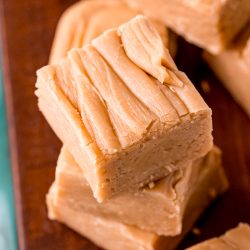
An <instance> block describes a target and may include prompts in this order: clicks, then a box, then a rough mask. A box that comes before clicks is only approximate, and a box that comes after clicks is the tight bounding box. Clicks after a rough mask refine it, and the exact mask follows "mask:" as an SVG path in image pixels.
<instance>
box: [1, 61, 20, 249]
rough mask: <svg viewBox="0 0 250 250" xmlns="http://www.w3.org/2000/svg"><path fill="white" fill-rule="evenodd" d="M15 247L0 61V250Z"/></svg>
mask: <svg viewBox="0 0 250 250" xmlns="http://www.w3.org/2000/svg"><path fill="white" fill-rule="evenodd" d="M0 59H1V58H0ZM16 249H17V240H16V225H15V209H14V201H13V188H12V178H11V166H10V158H9V151H8V135H7V122H6V112H5V103H4V93H3V79H2V70H1V62H0V250H16Z"/></svg>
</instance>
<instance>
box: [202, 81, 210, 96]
mask: <svg viewBox="0 0 250 250" xmlns="http://www.w3.org/2000/svg"><path fill="white" fill-rule="evenodd" d="M201 88H202V90H203V91H204V93H206V94H209V93H210V92H211V88H210V85H209V83H208V82H207V81H205V80H202V81H201Z"/></svg>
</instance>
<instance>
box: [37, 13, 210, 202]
mask: <svg viewBox="0 0 250 250" xmlns="http://www.w3.org/2000/svg"><path fill="white" fill-rule="evenodd" d="M133 25H134V27H135V29H138V27H143V29H141V30H140V33H139V37H138V38H137V37H136V33H134V32H132V33H131V32H130V31H131V27H133ZM126 27H129V28H128V29H127V28H126ZM149 34H150V37H149ZM124 36H125V37H127V36H129V37H131V40H132V39H133V41H132V42H131V41H129V40H128V39H125V38H124V42H122V39H121V38H122V37H124ZM151 41H153V43H152V42H151ZM154 44H157V45H159V46H157V48H158V49H157V48H156V47H155V46H154ZM137 46H140V51H141V54H140V55H138V57H139V56H141V58H140V59H138V60H136V58H134V57H131V53H128V54H126V51H125V49H124V48H126V50H127V51H130V52H131V51H133V50H134V49H135V48H134V47H137ZM129 55H130V56H129ZM161 62H162V64H161ZM138 64H139V65H138ZM149 66H150V67H149ZM149 68H151V69H152V71H150V70H149ZM159 72H160V73H159ZM150 74H151V75H150ZM37 75H38V79H37V84H36V87H37V90H36V95H37V96H38V105H39V108H40V110H41V111H42V113H43V114H44V116H45V117H46V119H47V120H48V122H49V124H50V125H51V127H52V128H53V129H54V131H55V133H56V134H57V135H58V137H59V138H60V139H61V141H62V142H63V143H64V144H65V145H66V147H67V148H68V150H69V151H70V153H71V154H72V155H73V157H74V159H75V160H76V162H77V163H78V165H79V166H80V167H81V168H82V170H83V171H84V173H85V177H86V179H87V180H88V182H89V184H90V186H91V188H92V190H93V192H94V196H95V197H96V198H97V199H98V200H99V201H103V200H105V199H108V198H110V197H112V196H114V195H116V194H118V193H121V192H128V191H134V190H138V189H139V187H141V186H145V185H147V184H148V183H150V182H152V181H154V180H158V179H160V178H162V177H164V176H166V175H168V174H169V173H170V172H172V171H173V170H175V169H177V168H180V166H182V165H183V163H184V162H186V161H192V160H195V159H197V158H199V157H202V156H204V155H205V154H206V153H207V152H208V151H209V150H210V149H211V147H212V136H211V131H212V120H211V110H210V108H209V107H208V106H207V105H206V103H205V102H204V100H203V99H202V97H201V96H200V94H199V93H198V92H197V90H196V89H195V87H194V86H193V85H192V83H191V82H190V81H189V79H188V78H187V76H186V75H185V74H184V73H183V72H180V71H179V70H178V69H177V68H176V65H175V64H174V62H173V60H172V58H171V57H170V56H169V53H168V51H167V50H166V48H164V46H163V41H162V40H161V37H160V36H159V34H158V33H157V31H156V29H155V28H154V26H153V25H152V23H151V22H150V21H149V20H148V19H147V18H146V17H143V16H138V17H136V18H134V19H133V20H132V21H130V22H128V23H127V24H123V26H121V27H120V28H119V30H117V29H112V30H109V31H106V32H104V33H103V34H102V35H101V36H99V37H98V38H96V39H94V40H93V41H92V44H89V45H86V46H84V47H83V48H82V49H73V50H71V51H70V52H69V53H68V56H67V57H66V58H64V59H62V60H61V61H60V62H59V63H58V64H55V65H49V66H46V67H43V68H42V69H40V70H38V72H37ZM155 77H156V78H155Z"/></svg>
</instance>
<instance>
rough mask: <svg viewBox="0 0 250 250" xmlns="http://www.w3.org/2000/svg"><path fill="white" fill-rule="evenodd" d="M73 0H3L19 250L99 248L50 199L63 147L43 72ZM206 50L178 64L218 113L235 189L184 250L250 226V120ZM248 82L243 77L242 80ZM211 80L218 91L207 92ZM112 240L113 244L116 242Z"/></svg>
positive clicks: (181, 55) (186, 48)
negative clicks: (57, 215)
mask: <svg viewBox="0 0 250 250" xmlns="http://www.w3.org/2000/svg"><path fill="white" fill-rule="evenodd" d="M73 2H74V1H73V0H42V1H41V0H22V1H19V0H0V11H1V13H0V15H1V20H0V22H1V36H0V39H1V46H2V51H3V69H4V83H5V93H6V95H5V97H6V105H7V112H8V124H9V126H8V128H9V139H10V149H11V160H12V171H13V179H14V186H15V202H16V216H17V229H18V240H19V249H21V250H24V249H27V250H31V249H35V250H40V249H41V250H44V249H46V250H50V249H64V250H71V249H72V250H73V249H74V250H77V249H88V250H92V249H98V248H97V247H95V246H94V245H93V244H92V243H91V242H89V241H88V240H86V239H84V238H83V237H80V236H79V235H77V234H76V233H74V232H73V231H71V230H69V229H67V228H66V227H64V226H63V225H60V224H59V223H56V222H51V221H49V220H48V219H47V211H46V207H45V194H46V193H47V191H48V188H49V186H50V184H51V183H52V181H53V179H54V171H55V164H56V160H57V157H58V153H59V149H60V145H61V144H60V142H59V141H58V139H57V138H56V137H55V135H54V133H53V132H52V130H51V129H50V128H49V126H48V125H47V123H46V121H45V120H44V118H43V117H42V115H41V114H40V112H39V111H38V108H37V100H36V97H35V96H34V89H35V88H34V85H35V81H36V76H35V72H36V70H37V69H38V68H40V67H41V66H43V65H45V64H46V63H47V61H48V55H49V50H50V46H51V42H52V39H53V34H54V31H55V27H56V23H57V21H58V18H59V16H60V14H61V13H62V12H63V10H65V8H67V7H68V6H69V5H70V4H72V3H73ZM200 52H201V51H200V50H199V49H197V48H195V47H194V46H192V45H189V44H187V43H185V42H184V41H183V40H180V41H179V52H178V55H177V64H178V65H179V67H180V68H181V69H182V70H184V71H185V72H186V73H187V74H188V76H189V77H190V78H191V79H192V80H193V82H194V83H195V84H196V86H197V88H198V89H199V90H200V92H201V94H202V95H203V96H204V98H205V100H206V101H207V103H208V104H209V105H210V107H211V108H212V109H213V121H214V137H215V143H216V144H217V145H219V146H220V147H221V148H222V150H223V161H224V166H225V169H226V173H227V176H228V178H229V180H230V183H231V187H230V189H229V191H228V192H227V193H226V194H225V195H224V196H223V197H221V198H220V199H218V200H217V201H216V202H215V203H214V204H213V205H212V206H211V207H210V208H209V209H208V211H206V213H205V214H204V216H203V217H202V218H201V219H200V221H199V222H198V224H197V226H198V227H199V228H200V229H201V235H199V236H195V235H193V234H192V233H190V235H188V236H187V238H186V239H185V240H184V242H183V243H182V244H181V246H180V249H183V248H184V247H185V246H189V245H192V244H193V243H196V242H199V241H201V240H204V239H206V238H209V237H212V236H216V235H219V234H222V233H223V232H224V231H225V230H227V229H229V228H231V227H234V226H236V225H237V223H238V222H240V221H242V222H248V223H250V120H249V118H248V117H247V116H246V114H245V113H244V112H243V111H242V109H241V108H240V107H239V106H238V105H237V104H236V103H235V102H234V101H233V99H232V98H231V96H230V95H229V94H228V92H227V91H226V90H225V89H224V88H223V86H222V85H221V84H220V82H219V81H218V80H217V79H216V78H215V77H214V75H213V74H212V73H211V71H210V70H209V69H208V68H207V67H206V65H205V64H204V63H203V62H202V60H201V53H200ZM239 80H240V76H239ZM201 81H206V82H207V83H208V84H209V86H210V91H209V92H208V93H205V92H203V91H202V89H201V88H200V83H201ZM110 240H112V239H110Z"/></svg>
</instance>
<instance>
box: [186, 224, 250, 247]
mask: <svg viewBox="0 0 250 250" xmlns="http://www.w3.org/2000/svg"><path fill="white" fill-rule="evenodd" d="M217 249H218V250H236V249H237V250H249V249H250V226H249V225H248V224H244V223H240V224H239V225H238V227H236V228H233V229H231V230H229V231H227V232H226V233H225V234H224V235H222V236H220V237H218V238H212V239H210V240H206V241H204V242H202V243H199V244H197V245H195V246H193V247H190V248H188V249H187V250H217Z"/></svg>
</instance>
